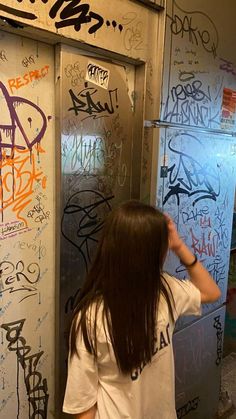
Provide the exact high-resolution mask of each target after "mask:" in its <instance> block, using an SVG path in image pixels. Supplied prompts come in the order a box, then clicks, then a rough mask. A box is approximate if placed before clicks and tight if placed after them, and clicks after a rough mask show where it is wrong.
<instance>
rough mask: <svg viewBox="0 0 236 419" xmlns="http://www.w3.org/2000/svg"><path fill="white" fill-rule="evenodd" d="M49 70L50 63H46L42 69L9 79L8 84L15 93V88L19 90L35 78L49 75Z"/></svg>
mask: <svg viewBox="0 0 236 419" xmlns="http://www.w3.org/2000/svg"><path fill="white" fill-rule="evenodd" d="M48 72H49V65H45V66H44V67H43V68H41V69H40V70H32V71H29V72H28V73H25V74H24V75H23V76H19V77H16V78H14V79H9V80H8V85H9V87H10V90H11V93H14V89H16V90H18V89H20V88H21V87H23V86H26V85H27V84H29V83H31V82H32V81H34V80H39V79H42V78H43V77H45V76H47V74H48Z"/></svg>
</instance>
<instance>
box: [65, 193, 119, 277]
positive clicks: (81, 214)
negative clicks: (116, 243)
mask: <svg viewBox="0 0 236 419" xmlns="http://www.w3.org/2000/svg"><path fill="white" fill-rule="evenodd" d="M113 198H114V196H113V195H112V196H107V197H105V196H103V195H102V194H101V193H100V192H98V191H93V190H82V191H78V192H76V193H74V194H73V195H72V196H71V197H70V198H69V199H68V201H67V203H66V206H65V208H64V210H63V216H62V222H61V229H62V235H63V237H64V238H65V239H66V240H67V241H68V242H70V243H71V244H72V245H73V246H75V247H76V248H77V249H78V251H79V253H80V255H81V256H82V259H83V261H84V264H85V267H86V269H88V264H89V263H90V262H91V245H92V244H96V243H97V242H98V237H99V233H100V231H101V230H102V228H103V225H104V221H105V217H106V215H107V214H108V213H109V212H110V211H111V205H110V201H111V200H112V199H113ZM87 201H89V202H88V204H86V202H87Z"/></svg>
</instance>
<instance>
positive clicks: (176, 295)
mask: <svg viewBox="0 0 236 419" xmlns="http://www.w3.org/2000/svg"><path fill="white" fill-rule="evenodd" d="M164 279H165V280H166V281H167V283H168V285H169V287H170V289H171V291H172V295H173V300H174V318H175V320H177V319H178V318H179V317H180V316H187V315H194V316H200V315H201V314H202V308H201V307H202V306H201V293H200V291H199V289H198V288H197V287H195V285H194V284H193V283H192V282H191V281H190V280H188V279H184V280H181V279H177V278H175V277H173V276H170V275H167V274H166V273H165V274H164Z"/></svg>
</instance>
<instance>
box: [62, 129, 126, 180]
mask: <svg viewBox="0 0 236 419" xmlns="http://www.w3.org/2000/svg"><path fill="white" fill-rule="evenodd" d="M110 135H111V133H108V132H104V136H103V135H101V136H94V137H93V136H82V135H80V136H79V135H75V136H74V137H73V139H72V146H71V148H70V149H69V148H68V143H69V142H68V140H67V142H66V147H65V150H64V151H65V158H64V170H65V171H67V172H70V173H75V172H76V173H82V174H83V175H91V174H93V175H94V174H97V175H99V173H100V172H102V173H103V174H104V175H105V176H106V177H107V178H108V177H109V178H112V179H114V180H115V181H116V182H117V184H118V185H119V186H124V184H125V182H126V178H127V173H128V168H127V165H126V164H125V163H124V162H123V158H124V153H123V142H122V140H121V141H120V143H115V142H110V141H106V140H107V137H109V139H110Z"/></svg>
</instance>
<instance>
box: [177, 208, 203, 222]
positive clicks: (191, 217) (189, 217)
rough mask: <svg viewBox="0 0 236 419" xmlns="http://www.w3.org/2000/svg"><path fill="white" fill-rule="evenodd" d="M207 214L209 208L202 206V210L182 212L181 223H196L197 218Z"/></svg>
mask: <svg viewBox="0 0 236 419" xmlns="http://www.w3.org/2000/svg"><path fill="white" fill-rule="evenodd" d="M208 214H209V207H207V206H204V207H202V208H193V209H191V210H190V211H182V212H181V215H182V221H183V223H184V224H185V223H187V222H188V221H197V220H198V219H199V218H201V217H204V216H206V215H208Z"/></svg>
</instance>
